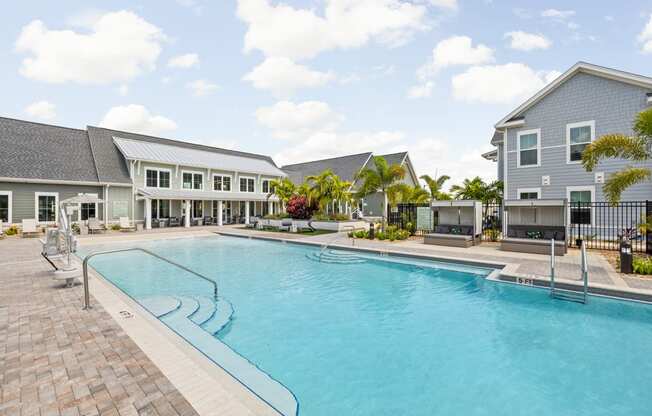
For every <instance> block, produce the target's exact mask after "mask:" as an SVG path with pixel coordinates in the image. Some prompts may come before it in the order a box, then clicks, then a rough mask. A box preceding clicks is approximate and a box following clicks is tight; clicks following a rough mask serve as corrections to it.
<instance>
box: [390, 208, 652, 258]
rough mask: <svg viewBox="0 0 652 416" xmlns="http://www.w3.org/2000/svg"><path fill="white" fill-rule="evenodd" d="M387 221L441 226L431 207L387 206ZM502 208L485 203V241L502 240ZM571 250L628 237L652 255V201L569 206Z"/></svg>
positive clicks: (611, 246) (426, 228)
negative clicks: (582, 242)
mask: <svg viewBox="0 0 652 416" xmlns="http://www.w3.org/2000/svg"><path fill="white" fill-rule="evenodd" d="M387 211H388V222H389V224H391V225H396V226H398V227H400V228H403V229H410V228H411V229H412V230H413V231H414V232H415V234H417V235H423V234H427V233H429V232H432V231H433V230H434V228H435V226H436V225H437V224H438V218H437V213H436V212H433V211H432V210H431V209H430V204H398V205H397V206H395V207H388V209H387ZM503 213H504V210H503V207H502V206H501V205H500V204H485V205H483V207H482V218H483V221H482V238H483V240H486V241H498V240H500V239H501V238H502V228H503V224H502V223H503ZM567 218H568V226H567V229H568V232H567V243H568V246H569V247H576V246H577V245H578V243H580V240H581V241H584V242H585V243H586V247H587V248H589V249H598V250H618V244H619V241H620V239H621V238H623V237H624V238H627V239H629V240H630V242H631V244H632V250H633V251H635V252H639V253H645V252H646V253H648V254H652V201H625V202H620V203H619V204H617V205H615V206H612V205H610V204H609V203H608V202H572V203H569V204H568V213H567Z"/></svg>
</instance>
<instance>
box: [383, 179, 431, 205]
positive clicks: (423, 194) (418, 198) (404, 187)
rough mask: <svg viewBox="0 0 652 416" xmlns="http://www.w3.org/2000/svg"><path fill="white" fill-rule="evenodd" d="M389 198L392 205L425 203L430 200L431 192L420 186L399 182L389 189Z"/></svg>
mask: <svg viewBox="0 0 652 416" xmlns="http://www.w3.org/2000/svg"><path fill="white" fill-rule="evenodd" d="M387 199H388V201H389V205H390V206H392V207H393V206H396V204H399V203H404V204H408V203H409V204H425V203H427V202H429V201H430V193H429V192H428V191H426V190H425V189H423V188H422V187H420V186H410V185H408V184H405V183H397V184H396V185H392V186H390V187H389V188H388V189H387Z"/></svg>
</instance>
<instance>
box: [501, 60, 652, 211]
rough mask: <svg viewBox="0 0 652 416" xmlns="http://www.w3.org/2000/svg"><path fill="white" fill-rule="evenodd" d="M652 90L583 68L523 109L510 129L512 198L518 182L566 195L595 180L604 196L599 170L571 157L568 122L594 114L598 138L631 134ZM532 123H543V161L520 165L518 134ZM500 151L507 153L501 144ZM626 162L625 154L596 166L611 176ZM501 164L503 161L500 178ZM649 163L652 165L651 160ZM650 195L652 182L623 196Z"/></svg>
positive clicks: (553, 194)
mask: <svg viewBox="0 0 652 416" xmlns="http://www.w3.org/2000/svg"><path fill="white" fill-rule="evenodd" d="M648 92H649V90H647V89H645V88H641V87H637V86H633V85H629V84H625V83H622V82H619V81H614V80H610V79H606V78H602V77H597V76H594V75H588V74H585V73H579V74H577V75H575V76H574V77H572V78H570V79H569V80H568V81H566V82H565V83H563V84H562V85H560V86H559V87H558V88H557V89H556V90H554V91H553V92H551V93H550V94H549V95H547V96H546V97H545V98H543V99H542V100H541V101H540V102H539V103H537V104H536V105H534V106H533V107H532V108H530V109H528V110H526V111H525V112H523V113H522V114H521V115H522V116H524V117H525V126H523V127H519V128H511V129H508V130H507V142H506V144H505V145H506V146H507V151H508V154H507V167H508V172H507V179H506V181H507V198H508V199H515V198H517V189H518V188H541V193H542V195H541V197H542V198H566V196H567V189H566V188H567V187H568V186H595V190H596V195H595V197H594V199H595V200H597V201H603V200H604V196H603V192H602V185H601V184H596V183H595V176H594V173H588V172H586V171H585V170H584V169H583V167H582V165H581V164H568V163H567V161H566V159H567V155H566V126H567V124H570V123H576V122H583V121H591V120H594V121H595V137H596V138H598V137H600V136H602V135H605V134H608V133H623V134H627V135H630V134H632V122H633V119H634V117H635V116H636V115H637V114H638V113H639V112H641V111H642V110H644V109H646V108H648V105H647V102H646V98H647V97H646V93H648ZM531 129H541V137H540V146H541V161H540V164H541V166H540V167H526V168H517V154H516V149H517V145H516V140H517V134H518V132H519V131H523V130H531ZM499 151H500V152H501V153H500V154H499V155H500V156H502V155H503V154H502V150H501V148H500V147H499ZM499 160H500V158H499ZM626 165H627V162H625V161H622V160H609V161H605V162H603V163H601V164H600V165H599V166H598V167H597V169H596V170H595V171H596V172H604V173H605V178H607V177H608V176H609V174H611V173H613V172H616V171H618V170H620V169H622V168H623V167H625V166H626ZM500 166H501V165H500V163H499V164H498V168H499V178H500V177H501V176H500V175H501V174H502V169H501V168H500ZM647 166H648V167H652V162H649V163H648V164H647ZM544 175H549V176H550V185H549V186H542V182H541V181H542V176H544ZM646 199H652V183H649V182H648V183H644V184H640V185H637V186H634V187H632V188H630V189H629V190H627V191H626V192H625V193H624V194H623V200H646Z"/></svg>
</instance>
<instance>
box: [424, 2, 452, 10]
mask: <svg viewBox="0 0 652 416" xmlns="http://www.w3.org/2000/svg"><path fill="white" fill-rule="evenodd" d="M430 4H432V5H433V6H436V7H441V8H442V9H451V10H457V0H430Z"/></svg>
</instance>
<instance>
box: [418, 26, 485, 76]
mask: <svg viewBox="0 0 652 416" xmlns="http://www.w3.org/2000/svg"><path fill="white" fill-rule="evenodd" d="M493 60H494V51H493V49H491V48H489V47H488V46H485V45H483V44H479V45H476V46H475V47H474V46H473V40H472V39H471V38H470V37H468V36H452V37H450V38H447V39H444V40H442V41H440V42H439V43H437V46H435V48H434V49H433V50H432V57H431V58H430V60H429V62H428V63H426V64H425V65H424V66H422V67H421V68H419V70H418V71H417V75H418V76H419V79H422V80H424V79H427V78H429V77H431V76H433V75H434V74H436V73H437V72H438V71H439V70H440V69H442V68H445V67H448V66H454V65H479V64H484V63H489V62H493Z"/></svg>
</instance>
